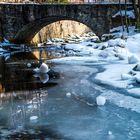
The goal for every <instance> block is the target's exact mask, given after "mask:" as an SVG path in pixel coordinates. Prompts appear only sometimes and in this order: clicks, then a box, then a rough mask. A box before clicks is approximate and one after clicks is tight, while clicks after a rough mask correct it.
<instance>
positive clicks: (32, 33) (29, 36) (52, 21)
mask: <svg viewBox="0 0 140 140" xmlns="http://www.w3.org/2000/svg"><path fill="white" fill-rule="evenodd" d="M88 31H92V29H91V28H90V26H88V25H87V24H86V23H83V22H81V21H78V20H75V19H67V18H58V17H50V18H45V19H41V20H37V21H32V22H31V23H29V24H27V25H25V26H23V27H22V29H20V30H19V31H18V33H17V34H16V36H15V38H14V40H13V41H14V42H16V43H29V42H31V41H32V42H36V41H37V42H42V41H44V40H45V39H47V38H48V37H49V36H50V37H59V38H63V37H65V36H67V35H68V34H74V33H75V34H82V33H84V32H88ZM43 32H44V33H43ZM50 32H52V33H51V34H50ZM58 32H59V33H58ZM60 32H61V33H60ZM66 32H67V33H66ZM78 32H79V33H78ZM41 34H42V35H41ZM43 34H44V35H43ZM56 34H57V35H56ZM42 36H44V37H42ZM39 37H40V39H39ZM37 38H38V39H37ZM35 40H36V41H35Z"/></svg>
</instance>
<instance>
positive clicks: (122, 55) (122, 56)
mask: <svg viewBox="0 0 140 140" xmlns="http://www.w3.org/2000/svg"><path fill="white" fill-rule="evenodd" d="M117 57H118V58H119V60H125V59H126V56H125V55H124V54H117Z"/></svg>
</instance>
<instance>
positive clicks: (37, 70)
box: [33, 63, 49, 73]
mask: <svg viewBox="0 0 140 140" xmlns="http://www.w3.org/2000/svg"><path fill="white" fill-rule="evenodd" d="M33 71H34V72H35V73H47V72H48V71H49V68H48V65H47V64H45V63H42V64H41V66H40V68H35V69H34V70H33Z"/></svg>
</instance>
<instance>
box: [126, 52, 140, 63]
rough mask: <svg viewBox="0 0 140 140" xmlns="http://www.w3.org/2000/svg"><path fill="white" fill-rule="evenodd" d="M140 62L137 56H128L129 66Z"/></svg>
mask: <svg viewBox="0 0 140 140" xmlns="http://www.w3.org/2000/svg"><path fill="white" fill-rule="evenodd" d="M138 62H139V59H138V57H137V56H136V55H134V54H132V55H131V56H128V63H129V64H136V63H138Z"/></svg>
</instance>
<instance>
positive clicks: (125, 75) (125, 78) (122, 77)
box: [121, 73, 132, 80]
mask: <svg viewBox="0 0 140 140" xmlns="http://www.w3.org/2000/svg"><path fill="white" fill-rule="evenodd" d="M121 79H122V80H129V79H132V76H131V75H129V74H127V73H123V74H121Z"/></svg>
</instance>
